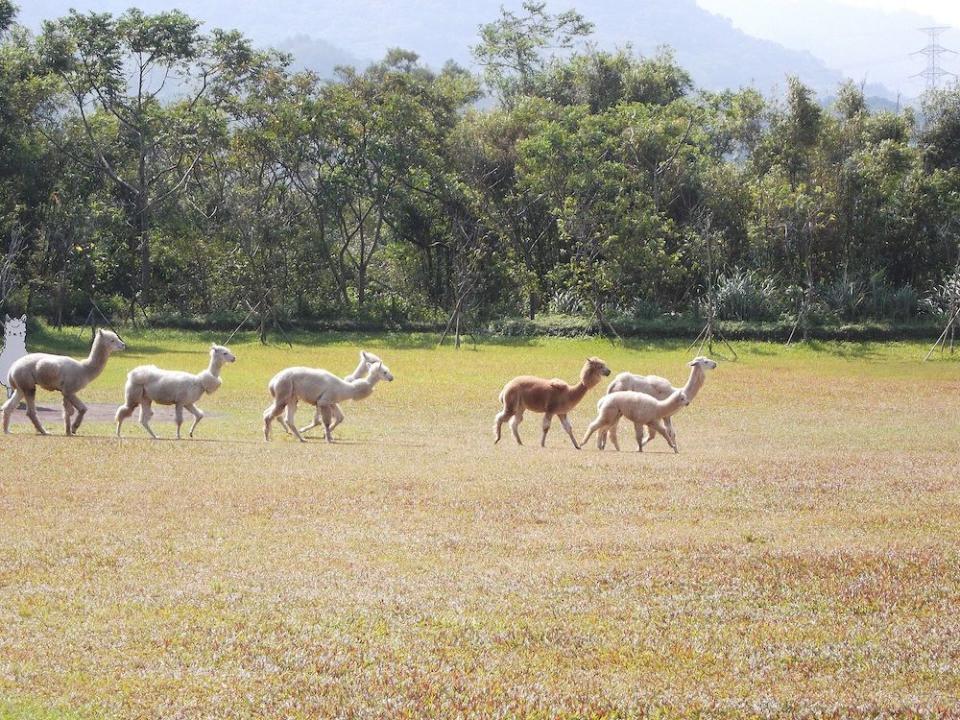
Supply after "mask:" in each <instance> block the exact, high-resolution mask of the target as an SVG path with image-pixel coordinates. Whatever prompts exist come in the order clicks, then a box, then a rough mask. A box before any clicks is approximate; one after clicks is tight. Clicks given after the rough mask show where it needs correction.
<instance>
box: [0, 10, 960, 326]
mask: <svg viewBox="0 0 960 720" xmlns="http://www.w3.org/2000/svg"><path fill="white" fill-rule="evenodd" d="M14 18H15V15H14V8H13V6H12V5H11V3H10V2H9V0H0V299H2V298H6V300H5V301H6V303H7V307H9V308H10V309H16V310H17V311H28V312H30V313H31V314H36V313H40V314H43V315H45V316H47V317H48V318H49V319H50V320H51V321H52V322H55V323H65V322H70V321H77V320H82V319H83V318H84V317H85V316H86V313H87V312H88V310H89V304H90V299H91V298H92V297H93V298H96V300H97V301H98V303H100V304H101V305H105V306H108V307H109V309H110V311H111V312H112V313H113V314H115V315H118V316H126V317H127V318H129V319H137V320H140V319H143V318H144V317H147V318H151V317H152V318H154V319H163V320H164V321H172V319H173V318H177V317H180V318H184V319H185V320H184V321H185V322H186V321H189V322H191V323H193V322H195V319H196V318H203V317H206V318H221V319H222V318H228V319H229V318H234V317H235V316H236V314H238V313H239V315H240V317H242V316H243V315H246V314H247V311H248V308H250V307H257V308H259V313H257V314H255V315H256V316H257V317H259V318H260V319H261V320H262V321H263V322H264V323H267V322H273V321H276V320H281V321H283V322H287V321H290V322H293V321H296V322H328V323H329V322H347V323H351V322H353V323H367V324H370V325H375V324H377V323H381V324H387V325H396V324H401V323H405V322H426V323H433V322H441V323H443V322H444V321H445V320H446V319H447V318H450V317H453V318H456V320H457V322H458V323H459V324H461V325H466V326H468V327H469V326H473V327H478V326H485V325H489V324H490V323H494V324H496V323H498V322H500V321H501V320H502V319H503V318H515V317H520V316H525V317H527V318H529V320H530V321H532V322H534V323H535V321H536V318H537V317H538V315H540V314H543V313H544V312H552V313H565V314H569V315H573V316H576V318H577V323H579V324H580V325H587V326H590V327H595V326H603V325H604V323H610V322H611V321H614V322H617V323H628V324H629V323H637V322H650V323H659V322H661V320H662V318H663V317H664V316H671V315H672V316H683V317H685V318H688V319H690V318H692V316H693V315H694V314H696V313H702V312H703V311H704V308H705V307H706V306H707V302H708V296H709V295H710V293H708V289H709V288H711V286H713V287H712V290H713V291H714V292H713V293H712V294H713V297H714V299H715V301H716V310H717V312H718V314H719V316H720V317H721V318H724V319H727V320H728V322H757V321H762V322H781V321H782V322H784V323H787V324H788V330H789V329H790V328H792V325H793V322H794V319H795V318H796V317H798V316H801V317H802V318H803V319H804V322H805V323H806V322H810V323H813V322H815V321H817V320H824V321H831V322H854V321H858V322H859V321H863V320H864V319H867V318H875V319H883V320H895V321H898V322H906V321H908V320H909V319H911V318H914V317H916V316H917V315H918V314H919V313H921V312H925V313H944V312H949V307H950V302H951V300H950V298H951V297H952V296H951V295H950V293H951V292H952V290H949V289H948V288H949V287H952V286H951V285H950V282H952V281H945V280H944V278H947V277H949V276H950V275H951V273H953V271H954V269H955V267H956V266H957V263H958V260H960V257H958V252H960V222H958V220H957V218H958V217H960V169H958V168H960V151H958V148H960V109H958V108H960V101H958V97H960V95H958V93H957V92H956V91H947V92H943V93H939V94H935V95H931V96H929V97H927V98H926V99H925V102H924V107H923V122H919V121H918V120H917V118H916V117H915V116H914V114H913V112H912V111H910V110H906V111H903V112H900V113H890V112H880V113H873V112H871V111H870V109H869V107H868V105H867V103H866V100H865V98H864V96H863V93H862V91H861V90H860V89H859V88H858V87H857V86H855V85H853V84H849V83H847V84H845V85H843V86H841V87H840V88H839V89H838V92H837V96H836V99H835V101H834V102H833V104H832V105H831V106H830V107H829V108H827V107H823V106H822V105H821V104H820V103H819V102H818V100H817V99H816V98H815V97H814V96H813V93H812V92H811V90H810V89H809V88H806V87H805V86H803V84H802V83H800V82H799V81H798V80H796V79H789V80H788V81H787V83H786V92H785V94H784V96H783V97H782V98H779V99H772V100H768V99H766V98H764V97H762V96H761V95H760V94H759V93H757V92H756V91H753V90H749V89H746V90H740V91H736V92H734V91H728V92H723V93H704V92H698V91H697V90H696V88H694V87H693V85H692V82H691V79H690V76H689V74H688V73H687V72H686V71H685V70H684V69H683V68H682V67H681V66H680V65H679V64H678V63H677V61H676V58H675V57H674V55H673V54H672V52H671V51H670V50H669V49H668V48H663V49H660V50H658V51H657V52H656V53H655V54H654V55H652V56H650V57H642V56H638V55H636V54H635V53H634V52H632V51H631V50H630V48H623V49H619V50H616V51H607V50H603V49H595V48H590V47H586V46H585V45H584V44H583V42H582V41H583V40H584V39H585V38H586V37H588V36H589V34H590V31H591V25H590V23H589V22H588V21H587V20H586V19H585V18H584V17H582V16H581V15H579V14H578V13H576V12H575V11H569V12H562V13H558V14H554V13H551V12H548V11H547V8H546V5H545V4H543V3H540V2H526V3H525V4H524V5H523V7H522V10H520V11H509V10H504V11H502V13H501V16H500V17H499V19H496V20H495V21H494V22H492V23H490V24H488V25H484V26H483V27H482V28H481V29H480V38H479V40H478V44H477V46H476V47H475V48H474V54H475V57H476V58H477V61H478V63H479V64H480V65H481V66H482V68H483V73H482V77H476V76H474V75H472V74H471V73H470V72H468V71H467V70H465V69H463V68H460V67H458V66H456V65H454V64H449V65H447V66H445V67H444V68H442V69H440V70H436V69H432V68H429V67H427V66H425V65H423V64H422V63H421V62H420V60H419V58H418V56H417V55H416V53H414V52H411V51H409V50H401V49H394V50H390V51H389V52H388V53H387V54H386V55H385V57H384V58H382V59H381V60H380V61H378V62H376V63H374V64H372V65H370V66H369V67H367V68H362V69H360V68H350V67H346V68H341V69H340V71H339V73H338V75H337V77H336V79H335V80H334V81H321V80H320V79H318V78H317V77H315V76H314V75H312V74H310V73H297V72H293V71H292V70H291V69H290V67H289V64H288V63H289V58H287V57H285V56H283V55H281V54H279V53H276V52H272V51H258V50H256V49H254V48H253V46H252V45H251V43H250V41H249V40H248V39H247V38H244V37H243V36H242V35H240V34H239V33H236V32H232V31H224V30H213V31H210V32H205V31H203V30H202V29H201V27H200V25H199V23H198V22H197V21H196V20H194V19H192V18H190V17H189V16H188V15H186V14H184V13H183V12H180V11H170V12H161V13H157V14H149V13H145V12H142V11H140V10H135V9H134V10H129V11H127V12H125V13H123V14H121V15H119V16H116V17H115V16H112V15H110V14H107V13H88V14H80V13H76V12H72V13H70V14H69V15H67V16H66V17H63V18H60V19H55V20H51V21H49V22H48V23H46V24H45V26H44V29H43V31H42V32H41V33H40V35H39V36H37V37H34V36H32V35H30V34H29V33H28V32H26V31H25V30H23V29H22V28H20V27H18V26H17V25H16V23H15V22H13V20H14ZM484 85H485V88H486V89H487V90H488V91H492V93H493V94H494V95H495V99H496V104H494V105H493V106H478V105H477V100H478V99H479V98H480V95H481V91H482V89H483V88H484ZM945 288H947V289H945ZM14 306H16V307H15V308H14ZM691 321H692V322H693V324H694V325H696V324H697V322H696V321H695V320H691ZM577 323H574V324H577ZM807 329H810V328H807Z"/></svg>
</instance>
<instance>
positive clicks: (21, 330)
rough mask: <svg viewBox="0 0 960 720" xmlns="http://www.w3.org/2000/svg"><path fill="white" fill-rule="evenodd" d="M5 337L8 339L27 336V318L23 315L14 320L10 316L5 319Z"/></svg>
mask: <svg viewBox="0 0 960 720" xmlns="http://www.w3.org/2000/svg"><path fill="white" fill-rule="evenodd" d="M3 335H4V337H6V338H7V339H9V338H13V337H21V338H22V337H26V336H27V316H26V315H21V316H20V317H18V318H12V317H10V316H9V315H6V316H4V319H3Z"/></svg>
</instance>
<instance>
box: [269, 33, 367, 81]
mask: <svg viewBox="0 0 960 720" xmlns="http://www.w3.org/2000/svg"><path fill="white" fill-rule="evenodd" d="M272 46H273V47H275V48H276V49H277V50H281V51H283V52H285V53H289V54H290V55H291V57H292V58H293V63H292V66H293V69H294V70H312V71H313V72H315V73H317V74H318V75H319V76H320V77H325V78H329V77H333V74H334V70H336V69H337V68H338V67H340V66H352V67H364V66H366V65H369V64H370V60H361V59H360V58H358V57H357V56H356V55H354V54H352V53H349V52H347V51H346V50H343V49H342V48H338V47H337V46H335V45H331V44H330V43H328V42H327V41H326V40H318V39H316V38H312V37H310V36H309V35H305V34H299V35H294V36H293V37H289V38H287V39H286V40H281V41H280V42H278V43H272Z"/></svg>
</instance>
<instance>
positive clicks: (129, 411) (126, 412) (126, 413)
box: [114, 404, 134, 437]
mask: <svg viewBox="0 0 960 720" xmlns="http://www.w3.org/2000/svg"><path fill="white" fill-rule="evenodd" d="M133 408H134V406H133V405H126V404H124V405H121V406H120V407H118V408H117V414H116V415H115V416H114V420H116V422H117V437H120V427H121V426H122V425H123V421H124V420H126V419H127V418H128V417H130V416H131V415H133Z"/></svg>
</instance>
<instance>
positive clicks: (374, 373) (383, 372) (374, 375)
mask: <svg viewBox="0 0 960 720" xmlns="http://www.w3.org/2000/svg"><path fill="white" fill-rule="evenodd" d="M367 379H368V380H386V381H387V382H393V374H392V373H391V372H390V369H389V368H388V367H387V366H386V365H384V364H383V361H382V360H377V361H376V362H375V363H374V364H373V367H371V368H370V374H369V375H368V376H367Z"/></svg>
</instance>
